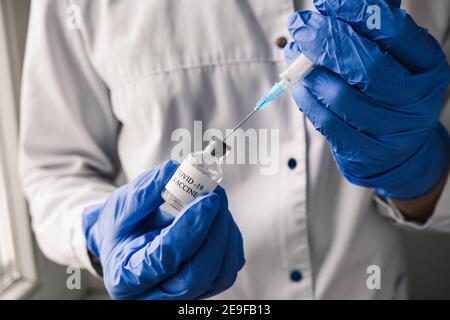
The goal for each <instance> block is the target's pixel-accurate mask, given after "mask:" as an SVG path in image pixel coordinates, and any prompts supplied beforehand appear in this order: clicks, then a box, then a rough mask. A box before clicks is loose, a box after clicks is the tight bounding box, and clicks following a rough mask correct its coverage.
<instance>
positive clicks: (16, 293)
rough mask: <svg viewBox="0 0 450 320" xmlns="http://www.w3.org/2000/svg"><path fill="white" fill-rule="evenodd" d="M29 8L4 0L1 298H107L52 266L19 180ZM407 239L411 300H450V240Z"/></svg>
mask: <svg viewBox="0 0 450 320" xmlns="http://www.w3.org/2000/svg"><path fill="white" fill-rule="evenodd" d="M55 1H56V0H55ZM29 7H30V1H29V0H0V299H107V298H108V295H107V294H106V292H105V290H104V288H103V285H102V282H101V281H100V280H98V279H96V278H94V277H93V276H91V275H90V274H88V273H87V272H85V271H82V273H81V275H80V283H79V285H77V283H76V282H73V277H72V278H71V276H73V275H75V274H76V270H75V271H74V270H72V269H67V267H63V266H58V265H56V264H54V263H52V262H50V261H48V260H47V259H46V258H45V257H44V256H43V255H42V253H41V252H40V251H39V248H38V247H37V245H36V242H35V240H34V237H33V233H32V231H31V229H30V222H29V215H28V213H27V206H26V202H25V200H24V198H23V195H22V193H21V190H20V184H19V180H18V176H17V138H18V137H17V132H18V125H19V123H18V115H19V113H20V108H19V106H20V101H19V96H20V94H19V92H20V75H21V68H22V60H23V53H24V48H25V42H26V31H27V22H28V13H29ZM402 240H403V241H404V242H405V247H406V257H407V262H408V270H409V283H410V287H409V290H410V297H411V298H412V299H450V236H448V235H441V234H423V233H420V234H417V233H413V232H411V231H409V232H403V233H402ZM374 241H376V240H374ZM68 282H69V284H72V285H73V284H75V287H74V286H71V285H69V286H68ZM69 288H71V289H69Z"/></svg>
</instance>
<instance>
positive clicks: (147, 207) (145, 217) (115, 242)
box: [83, 161, 244, 299]
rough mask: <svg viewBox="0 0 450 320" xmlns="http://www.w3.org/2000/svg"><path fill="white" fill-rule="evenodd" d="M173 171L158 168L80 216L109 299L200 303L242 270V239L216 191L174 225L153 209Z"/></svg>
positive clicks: (169, 164) (173, 167)
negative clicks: (179, 300) (195, 300)
mask: <svg viewBox="0 0 450 320" xmlns="http://www.w3.org/2000/svg"><path fill="white" fill-rule="evenodd" d="M177 167H178V165H177V164H176V163H175V162H173V161H168V162H165V163H164V164H162V165H161V166H159V167H158V168H156V169H154V170H152V171H150V172H146V173H144V174H142V175H141V176H139V177H138V178H136V179H135V180H133V181H131V182H130V183H128V184H126V185H124V186H123V187H121V188H120V189H118V190H117V191H116V192H114V193H113V194H112V195H111V196H110V197H109V198H108V200H107V201H106V202H105V203H104V204H102V205H98V206H93V207H90V208H88V209H87V210H86V211H85V213H84V215H83V230H84V234H85V237H86V241H87V246H88V249H89V250H90V251H91V253H92V254H93V255H95V256H96V257H98V258H99V259H100V262H101V264H102V268H103V276H104V282H105V285H106V289H107V290H108V292H109V294H110V295H111V297H112V298H115V299H194V298H205V297H208V296H212V295H215V294H217V293H219V292H221V291H223V290H225V289H227V288H229V287H230V286H231V285H232V284H233V283H234V281H235V279H236V276H237V272H238V271H239V270H240V269H241V268H242V266H243V265H244V254H243V246H242V236H241V233H240V231H239V229H238V227H237V225H236V224H235V222H234V221H233V218H232V216H231V214H230V212H229V211H228V201H227V197H226V194H225V191H224V190H223V189H222V188H221V187H217V189H216V191H215V192H214V193H211V194H208V195H205V196H201V197H199V198H197V199H196V200H195V201H194V202H192V203H191V204H190V205H189V206H188V207H186V208H185V209H184V210H183V211H182V212H181V213H180V214H179V215H178V216H177V217H176V218H174V217H173V216H171V215H170V214H168V213H166V212H164V211H161V210H160V209H159V207H160V206H161V204H162V203H163V199H162V197H161V192H162V191H163V189H164V186H165V185H166V183H167V182H168V181H169V179H170V177H171V176H172V174H173V173H174V172H175V170H176V169H177Z"/></svg>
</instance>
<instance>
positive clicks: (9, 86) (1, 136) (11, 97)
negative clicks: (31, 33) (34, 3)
mask: <svg viewBox="0 0 450 320" xmlns="http://www.w3.org/2000/svg"><path fill="white" fill-rule="evenodd" d="M13 19H14V8H13V2H12V1H1V2H0V48H3V50H0V68H1V69H2V70H3V71H4V72H2V73H1V74H0V87H1V88H3V89H4V92H2V94H1V96H0V146H1V148H0V170H1V171H2V174H1V175H2V182H1V183H2V184H3V186H4V190H5V195H4V196H5V200H6V203H5V205H6V210H7V214H8V216H9V225H10V230H11V232H10V235H11V238H12V239H11V240H12V248H13V256H14V262H13V264H14V271H15V272H16V274H15V277H14V280H13V281H12V283H10V284H9V285H8V286H7V287H6V288H4V289H3V290H2V292H0V299H20V298H23V297H25V296H27V295H28V294H30V293H31V292H32V291H33V290H34V289H35V288H36V286H37V269H36V259H35V255H34V249H33V241H32V235H31V228H30V221H29V217H28V212H27V206H26V202H25V199H24V197H23V194H22V191H21V183H20V179H19V176H18V168H17V163H18V110H19V95H20V73H21V61H22V57H23V52H21V50H20V44H19V42H18V40H17V34H16V28H15V23H14V21H13Z"/></svg>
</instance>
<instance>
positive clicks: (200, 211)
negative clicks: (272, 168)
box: [126, 193, 220, 287]
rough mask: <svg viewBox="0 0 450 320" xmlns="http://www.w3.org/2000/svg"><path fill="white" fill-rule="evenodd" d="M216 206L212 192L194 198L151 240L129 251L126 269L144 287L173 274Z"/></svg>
mask: <svg viewBox="0 0 450 320" xmlns="http://www.w3.org/2000/svg"><path fill="white" fill-rule="evenodd" d="M219 208H220V197H219V196H218V195H217V194H215V193H211V194H208V195H205V196H200V197H198V198H197V199H195V200H194V201H193V202H192V203H191V204H189V205H188V206H187V207H186V208H185V209H184V210H183V211H182V212H181V213H180V214H179V215H178V216H177V217H176V218H175V220H174V222H173V223H172V224H171V225H170V226H168V227H166V228H164V229H162V230H161V233H160V234H159V235H158V236H157V237H155V239H154V240H153V241H152V242H151V243H148V244H147V245H146V246H145V247H144V248H141V249H140V250H138V251H137V252H135V253H133V254H132V256H131V257H130V258H129V260H128V262H127V264H126V269H127V272H129V273H132V274H136V275H137V276H136V278H137V279H139V281H140V282H141V283H145V285H146V286H147V287H153V286H155V285H156V284H157V283H159V282H161V281H162V280H164V279H166V278H168V277H170V276H172V275H174V274H176V273H177V272H178V270H179V268H180V266H181V265H182V264H183V263H185V262H186V261H188V260H189V259H190V258H191V257H192V256H193V255H194V254H195V253H196V252H197V251H198V250H199V248H200V247H201V245H202V244H203V243H204V241H205V239H206V238H207V235H208V233H209V231H210V229H211V226H212V224H213V221H214V220H215V218H216V216H217V214H218V212H219Z"/></svg>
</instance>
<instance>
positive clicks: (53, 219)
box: [19, 0, 119, 273]
mask: <svg viewBox="0 0 450 320" xmlns="http://www.w3.org/2000/svg"><path fill="white" fill-rule="evenodd" d="M67 6H68V3H67V2H66V1H53V0H39V1H32V8H31V14H30V22H29V31H28V39H27V49H26V53H25V61H24V70H23V78H22V80H23V81H22V83H23V86H22V96H21V134H20V136H21V138H20V164H19V166H20V174H21V177H22V183H23V188H24V192H25V195H26V197H27V199H28V201H29V207H30V212H31V217H32V226H33V230H34V232H35V235H36V238H37V241H38V244H39V246H40V248H41V250H42V251H43V253H44V254H45V255H46V256H47V257H48V258H50V259H51V260H53V261H55V262H57V263H60V264H64V265H78V266H80V267H84V268H88V269H89V270H90V271H91V272H93V273H95V272H94V269H93V268H92V265H91V263H90V260H89V257H88V253H87V249H86V243H85V239H84V236H83V233H82V229H81V219H82V213H83V211H84V209H85V208H86V207H87V206H89V205H91V204H95V203H100V202H103V201H104V200H105V198H106V197H107V196H108V195H109V194H110V193H111V192H112V191H114V190H115V188H116V186H115V185H114V179H115V177H116V176H117V172H118V171H119V161H118V160H117V159H118V156H117V150H116V142H117V135H118V130H119V125H118V122H117V120H116V119H115V118H114V116H113V113H112V111H111V106H110V100H109V92H108V89H107V87H106V85H105V83H104V82H103V81H102V79H101V78H100V76H99V75H98V74H97V73H96V72H95V70H94V68H93V65H92V64H91V62H90V59H89V56H88V54H87V50H86V48H85V46H84V45H83V38H82V32H81V31H80V30H73V29H70V28H68V27H67V25H66V22H67V21H66V19H67V11H66V10H67ZM81 26H82V24H81Z"/></svg>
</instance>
